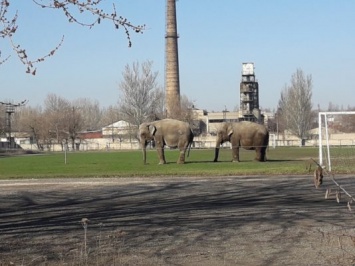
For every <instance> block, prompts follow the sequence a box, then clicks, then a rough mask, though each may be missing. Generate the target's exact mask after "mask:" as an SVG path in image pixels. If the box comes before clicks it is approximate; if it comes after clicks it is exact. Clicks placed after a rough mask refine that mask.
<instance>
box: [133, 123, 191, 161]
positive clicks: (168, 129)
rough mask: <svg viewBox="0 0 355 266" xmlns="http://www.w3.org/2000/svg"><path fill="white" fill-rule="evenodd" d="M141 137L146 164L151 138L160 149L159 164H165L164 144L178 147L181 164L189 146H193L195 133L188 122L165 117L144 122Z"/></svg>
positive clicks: (140, 129)
mask: <svg viewBox="0 0 355 266" xmlns="http://www.w3.org/2000/svg"><path fill="white" fill-rule="evenodd" d="M139 138H140V142H141V145H142V151H143V162H144V164H146V161H147V156H146V147H147V143H148V141H150V140H154V142H155V147H156V148H157V151H158V157H159V164H165V163H166V161H165V155H164V146H165V145H166V146H168V147H170V148H178V149H179V150H180V156H179V159H178V161H177V163H179V164H183V163H185V153H186V150H187V148H191V145H192V141H193V138H194V135H193V133H192V130H191V128H190V126H189V124H188V123H186V122H182V121H179V120H175V119H163V120H158V121H154V122H148V123H142V124H141V125H140V126H139Z"/></svg>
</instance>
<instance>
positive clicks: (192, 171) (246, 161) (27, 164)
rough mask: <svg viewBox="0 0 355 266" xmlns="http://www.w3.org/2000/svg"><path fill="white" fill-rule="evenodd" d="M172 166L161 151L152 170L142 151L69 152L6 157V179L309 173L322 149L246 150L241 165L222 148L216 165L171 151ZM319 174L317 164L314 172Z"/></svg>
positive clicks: (205, 157)
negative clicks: (260, 158)
mask: <svg viewBox="0 0 355 266" xmlns="http://www.w3.org/2000/svg"><path fill="white" fill-rule="evenodd" d="M165 154H166V160H167V164H166V165H158V156H157V152H156V151H155V150H150V151H148V152H147V163H148V164H147V165H144V164H143V158H142V152H141V151H139V150H136V151H108V152H68V153H67V155H66V164H65V155H64V153H44V154H34V155H12V156H8V155H6V153H5V154H2V156H0V179H15V178H53V177H71V178H73V177H74V178H75V177H130V176H140V177H157V176H228V175H261V174H265V175H281V174H309V170H308V167H309V163H310V158H313V159H315V160H317V159H318V149H317V148H309V147H278V148H276V149H273V148H269V149H268V151H267V158H268V161H267V162H264V163H260V162H256V161H254V160H253V159H254V156H255V152H254V151H245V150H241V153H240V160H241V162H239V163H232V162H231V158H232V154H231V150H230V149H221V150H220V156H219V162H217V163H214V162H212V160H213V157H214V150H213V149H209V150H198V149H196V150H191V152H190V157H188V158H186V163H185V164H183V165H178V164H176V161H177V158H178V151H177V150H169V149H167V150H166V151H165ZM312 169H314V165H313V167H312Z"/></svg>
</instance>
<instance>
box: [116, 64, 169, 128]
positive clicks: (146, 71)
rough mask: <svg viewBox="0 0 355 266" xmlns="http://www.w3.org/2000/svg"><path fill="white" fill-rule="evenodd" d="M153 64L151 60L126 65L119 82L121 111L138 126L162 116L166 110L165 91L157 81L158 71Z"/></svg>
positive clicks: (129, 120)
mask: <svg viewBox="0 0 355 266" xmlns="http://www.w3.org/2000/svg"><path fill="white" fill-rule="evenodd" d="M152 65H153V63H152V62H151V61H146V62H144V63H142V64H140V63H139V62H134V63H133V64H132V66H129V65H126V67H125V70H124V71H123V72H122V77H123V79H122V81H121V82H120V84H119V90H120V99H119V108H120V112H121V113H122V114H123V115H124V116H125V119H126V120H127V121H128V122H129V123H131V124H132V125H135V126H137V127H138V126H139V125H140V124H141V123H143V122H145V121H152V120H156V119H157V118H159V117H161V115H162V113H163V110H164V100H163V99H164V92H163V90H162V89H161V87H160V86H159V85H158V83H157V77H158V72H153V70H152Z"/></svg>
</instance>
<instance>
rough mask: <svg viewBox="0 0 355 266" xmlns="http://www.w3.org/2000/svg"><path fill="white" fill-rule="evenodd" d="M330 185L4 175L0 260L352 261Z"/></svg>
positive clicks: (345, 217)
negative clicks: (13, 178)
mask: <svg viewBox="0 0 355 266" xmlns="http://www.w3.org/2000/svg"><path fill="white" fill-rule="evenodd" d="M339 181H340V182H341V184H343V185H344V186H348V187H350V184H351V183H353V181H354V178H352V179H351V178H350V177H343V178H341V179H339ZM326 187H333V188H334V186H333V184H332V183H331V181H329V180H325V182H324V185H323V187H322V188H321V189H318V190H316V189H314V188H313V186H312V180H311V177H310V176H307V177H305V176H290V177H285V176H278V177H218V178H202V177H196V178H191V177H189V178H184V177H182V178H175V177H174V178H149V179H143V178H136V179H131V178H130V179H116V178H110V179H75V180H68V179H63V180H61V179H55V180H18V181H0V202H1V203H0V265H9V264H10V263H13V264H12V265H352V264H353V263H354V261H353V259H354V258H355V247H354V243H353V242H352V239H351V238H350V237H348V236H350V235H354V236H355V232H354V229H353V228H354V213H353V212H349V211H348V209H347V208H346V203H347V201H345V200H343V201H342V202H341V203H339V204H338V203H337V202H336V201H335V200H334V196H332V199H328V200H325V199H324V192H325V188H326ZM354 208H355V206H354ZM83 218H87V219H89V222H88V226H87V231H85V230H84V227H83V225H82V224H81V220H82V219H83ZM338 236H341V237H338ZM85 239H86V240H85Z"/></svg>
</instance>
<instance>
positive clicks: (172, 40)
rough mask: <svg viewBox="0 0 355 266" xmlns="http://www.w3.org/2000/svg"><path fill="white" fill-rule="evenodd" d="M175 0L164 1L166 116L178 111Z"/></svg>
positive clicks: (171, 115)
mask: <svg viewBox="0 0 355 266" xmlns="http://www.w3.org/2000/svg"><path fill="white" fill-rule="evenodd" d="M175 4H176V0H167V1H166V35H165V106H166V116H167V117H168V118H173V117H174V115H175V114H177V113H179V111H180V107H181V106H180V80H179V56H178V38H179V36H178V34H177V22H176V5H175Z"/></svg>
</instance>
